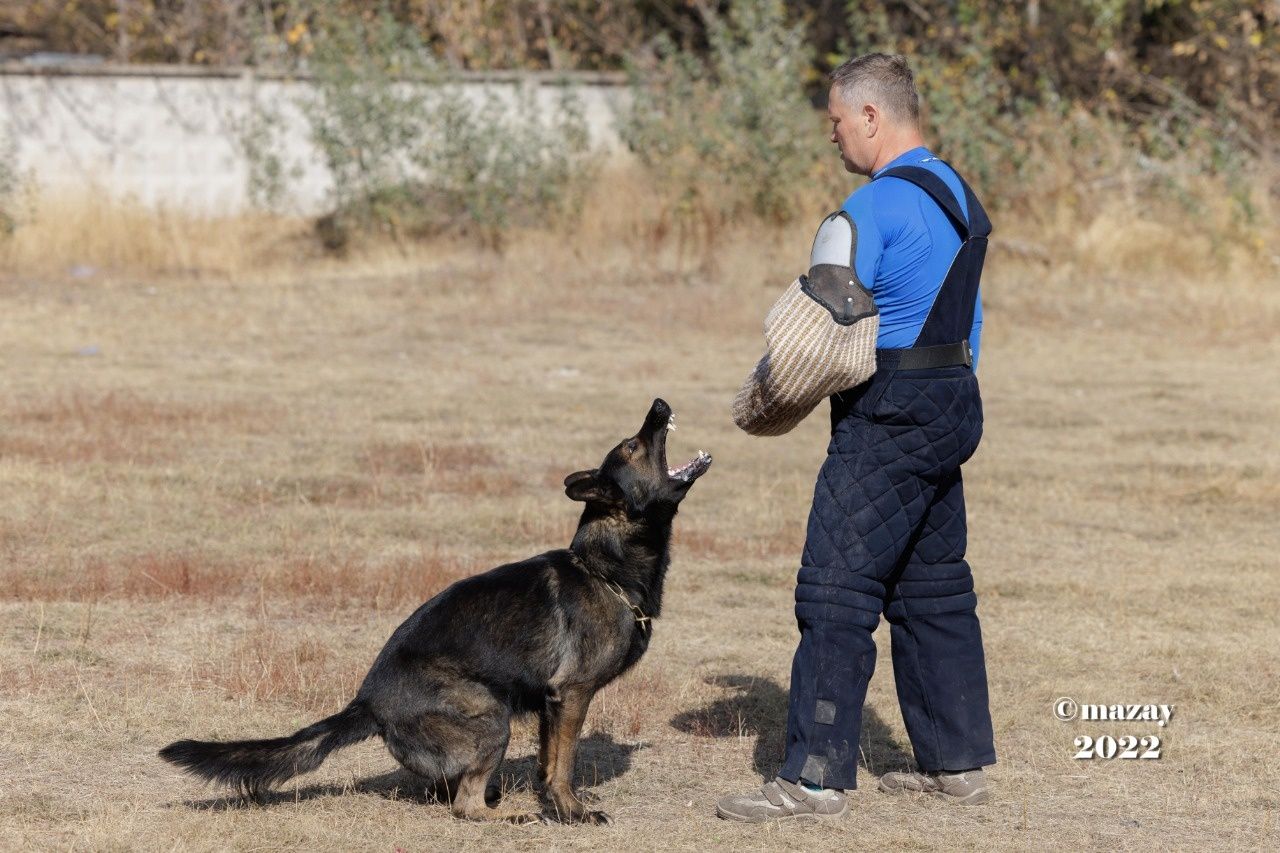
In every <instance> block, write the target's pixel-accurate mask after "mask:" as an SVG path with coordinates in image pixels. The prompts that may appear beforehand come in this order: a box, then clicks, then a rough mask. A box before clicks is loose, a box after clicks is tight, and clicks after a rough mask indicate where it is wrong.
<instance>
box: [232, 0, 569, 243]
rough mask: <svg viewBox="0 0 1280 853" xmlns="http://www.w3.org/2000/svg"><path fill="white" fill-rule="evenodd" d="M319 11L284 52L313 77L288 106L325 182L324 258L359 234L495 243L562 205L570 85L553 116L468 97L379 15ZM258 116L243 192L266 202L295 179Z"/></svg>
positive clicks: (248, 138)
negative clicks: (455, 235) (460, 236)
mask: <svg viewBox="0 0 1280 853" xmlns="http://www.w3.org/2000/svg"><path fill="white" fill-rule="evenodd" d="M320 5H321V7H322V8H321V9H320V11H319V12H317V14H315V15H314V16H312V17H311V18H309V19H308V21H309V23H310V26H311V28H310V29H308V28H307V27H306V26H305V25H300V29H298V30H295V31H294V33H293V35H292V37H293V38H294V41H295V44H294V45H293V52H292V56H293V57H294V61H295V62H296V67H297V68H298V70H300V71H303V72H305V73H306V74H307V75H308V76H309V77H310V79H311V81H312V85H311V86H310V87H309V93H308V94H306V95H304V96H303V97H302V98H301V100H300V102H299V104H298V106H299V107H300V109H301V112H302V114H303V116H304V117H305V120H306V122H307V124H308V127H309V130H310V136H311V139H312V141H313V143H314V144H315V146H316V148H317V150H318V151H319V152H320V154H321V157H322V159H323V162H324V165H325V168H326V171H327V172H328V175H329V177H330V180H331V194H330V199H329V201H330V208H331V210H330V212H329V213H328V214H327V215H325V216H324V217H322V218H321V219H320V220H319V221H318V223H317V230H318V233H319V235H320V237H321V240H322V241H323V242H324V244H325V245H326V246H327V247H328V248H331V249H335V250H341V249H344V248H345V247H346V246H347V245H348V243H349V242H350V240H351V238H352V236H353V235H356V234H360V233H368V232H382V233H386V234H388V235H389V236H391V237H392V238H394V239H396V240H397V241H399V240H404V239H411V238H414V237H419V236H423V235H427V234H434V233H439V232H442V231H464V232H471V233H475V234H477V235H478V236H479V237H480V238H481V240H482V241H483V242H484V243H486V244H488V245H490V246H497V245H499V244H500V243H501V240H502V236H503V233H504V232H505V231H506V230H507V229H509V228H511V227H513V226H519V225H529V224H535V223H544V222H546V221H548V219H550V218H554V217H556V216H557V215H559V214H561V213H562V212H564V211H566V210H568V209H570V208H571V206H572V205H571V202H572V201H573V200H575V199H576V198H577V197H578V196H579V195H580V193H581V192H582V190H583V189H584V187H585V183H586V180H587V177H588V176H589V174H590V172H591V160H592V157H591V149H590V143H589V137H588V134H587V129H586V122H585V120H584V118H583V115H582V109H581V106H580V104H579V103H578V102H577V99H576V97H575V96H574V95H573V93H572V91H571V90H570V89H569V88H567V87H565V88H563V89H562V90H561V95H560V97H559V98H558V101H557V104H556V106H557V107H558V109H555V110H552V111H550V112H549V113H544V112H542V111H540V110H539V109H537V108H536V107H535V105H534V102H533V99H534V97H535V93H534V91H533V90H532V89H531V88H529V87H524V88H522V89H521V90H520V91H519V92H518V93H517V94H516V95H515V96H514V97H513V98H510V99H507V98H503V97H501V96H500V95H498V94H496V93H494V92H492V91H490V92H489V93H487V94H482V95H481V96H480V97H478V98H475V99H473V98H472V97H470V96H469V94H468V92H467V91H466V90H465V89H464V87H463V86H462V85H461V84H460V83H458V82H457V81H456V80H453V79H451V78H450V76H449V75H448V74H447V73H446V71H445V70H444V69H443V68H442V67H441V66H440V64H439V63H438V61H437V60H436V59H435V58H434V57H433V56H432V55H431V53H430V51H429V50H428V49H427V47H426V46H425V45H423V44H422V42H421V41H420V40H419V38H418V36H417V34H416V33H415V31H414V30H413V29H411V28H409V27H407V26H404V25H403V24H401V23H399V22H398V21H397V20H396V19H395V18H394V17H393V16H392V15H391V14H390V13H389V12H388V11H387V10H386V9H385V8H384V9H382V10H381V11H376V12H372V13H370V14H368V15H365V16H350V15H347V16H344V15H339V14H336V13H334V14H328V13H324V9H325V8H327V6H328V5H332V4H331V3H330V4H327V5H326V4H320ZM330 11H331V12H336V10H330ZM255 115H256V117H255V118H254V119H252V120H251V121H250V122H249V123H248V125H247V127H246V132H245V133H243V134H242V145H243V146H244V148H245V151H246V154H247V155H248V156H249V159H250V161H251V164H252V165H251V176H250V182H251V194H252V195H253V196H254V198H255V199H256V200H258V201H259V202H260V203H267V204H271V203H274V202H275V201H277V200H278V199H280V198H281V197H282V196H283V195H285V194H286V193H287V185H288V182H289V180H290V179H291V177H292V174H291V172H290V171H289V170H288V169H286V168H285V167H284V164H283V163H282V162H281V161H280V160H279V159H278V156H277V155H275V154H274V153H273V151H272V145H271V144H270V140H271V138H272V136H273V134H274V133H275V132H276V130H275V128H274V125H273V121H278V117H277V118H276V119H275V120H273V119H272V118H270V117H263V116H262V115H261V113H260V112H255Z"/></svg>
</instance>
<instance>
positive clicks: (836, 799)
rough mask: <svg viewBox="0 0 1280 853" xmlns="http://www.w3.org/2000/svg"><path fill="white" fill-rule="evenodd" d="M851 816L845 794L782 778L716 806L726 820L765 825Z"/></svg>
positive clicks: (718, 813)
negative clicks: (815, 789)
mask: <svg viewBox="0 0 1280 853" xmlns="http://www.w3.org/2000/svg"><path fill="white" fill-rule="evenodd" d="M848 813H849V798H848V796H846V795H845V792H844V791H836V790H833V789H831V788H823V789H822V790H821V791H810V790H808V789H807V788H804V787H802V786H801V785H797V784H795V783H794V782H788V781H787V780H786V779H782V778H778V779H774V780H773V781H772V782H766V783H765V784H764V785H763V786H761V787H760V788H759V789H757V790H755V791H751V792H750V793H747V794H737V795H733V796H728V797H723V798H721V799H720V801H719V802H717V803H716V814H717V815H719V816H720V817H722V818H724V819H725V820H737V821H742V822H743V823H764V822H765V821H770V820H805V821H808V820H817V819H818V818H831V817H844V816H845V815H846V814H848Z"/></svg>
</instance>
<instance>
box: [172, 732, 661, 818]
mask: <svg viewBox="0 0 1280 853" xmlns="http://www.w3.org/2000/svg"><path fill="white" fill-rule="evenodd" d="M644 746H645V745H644V744H630V743H618V742H617V741H615V740H614V739H613V738H612V737H610V736H609V735H605V734H600V733H596V734H591V735H588V736H587V737H584V738H582V739H581V740H580V741H578V756H577V761H576V762H575V764H576V767H575V772H574V787H575V788H582V789H586V790H588V791H589V790H590V789H591V788H592V787H594V786H596V785H601V784H604V783H605V782H608V781H610V780H612V779H616V778H617V777H619V776H621V775H623V774H624V773H626V772H627V771H628V770H629V769H631V753H633V752H635V751H636V750H637V749H642V748H644ZM537 774H538V759H537V756H533V755H527V756H524V757H522V758H516V759H509V760H507V761H504V762H503V763H502V766H501V767H500V768H498V774H497V776H496V777H495V778H494V780H493V781H494V782H495V783H496V784H497V785H498V787H499V789H500V790H501V792H502V795H503V796H506V795H508V794H512V793H516V792H518V791H525V790H531V789H535V788H536V786H535V785H534V782H535V780H536V779H537ZM344 794H374V795H376V796H379V797H383V798H385V799H388V800H404V801H406V802H415V803H424V804H440V803H442V802H443V799H442V792H440V791H437V790H434V786H433V785H432V784H430V783H429V782H428V781H427V780H424V779H423V778H422V777H420V776H417V775H415V774H413V773H411V772H409V771H408V770H405V769H404V768H402V767H401V768H397V769H395V770H391V771H388V772H386V773H380V774H378V775H377V776H368V777H366V778H364V779H358V780H356V781H355V782H354V783H350V784H339V783H334V782H325V783H317V784H312V785H300V786H298V787H296V788H285V789H280V790H275V791H269V792H265V793H264V794H262V795H261V797H260V798H259V800H258V801H257V803H256V804H257V805H264V806H270V805H273V804H277V803H293V802H301V801H303V800H315V799H320V798H323V797H338V796H342V795H344ZM173 805H181V806H186V807H187V808H193V809H204V810H209V811H227V810H231V809H240V808H246V807H248V806H250V805H253V803H251V802H250V801H249V800H246V799H245V798H243V797H240V796H236V795H228V796H222V797H209V798H207V799H203V800H185V801H183V802H181V803H174V804H173Z"/></svg>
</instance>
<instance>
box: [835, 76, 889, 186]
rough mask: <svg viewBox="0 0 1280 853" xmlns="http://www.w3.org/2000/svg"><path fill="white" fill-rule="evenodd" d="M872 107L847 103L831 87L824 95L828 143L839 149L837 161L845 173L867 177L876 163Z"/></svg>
mask: <svg viewBox="0 0 1280 853" xmlns="http://www.w3.org/2000/svg"><path fill="white" fill-rule="evenodd" d="M878 117H879V116H878V114H877V112H876V110H875V107H872V106H870V105H868V104H859V105H858V106H857V107H855V106H853V105H851V104H849V102H847V101H846V100H845V99H844V96H843V95H841V94H840V90H839V87H837V86H832V87H831V91H829V92H828V93H827V118H828V119H830V121H831V141H832V142H833V143H835V145H836V147H838V148H839V149H840V160H841V161H842V162H843V163H844V167H845V169H846V170H847V171H850V172H853V173H854V174H857V175H870V174H871V168H872V166H873V165H874V164H875V161H876V150H875V148H876V146H875V144H874V143H875V131H876V124H877V120H878Z"/></svg>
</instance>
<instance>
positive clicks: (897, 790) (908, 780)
mask: <svg viewBox="0 0 1280 853" xmlns="http://www.w3.org/2000/svg"><path fill="white" fill-rule="evenodd" d="M880 790H881V791H884V792H886V793H889V794H901V793H903V792H905V791H912V792H914V793H917V794H929V795H930V796H934V797H937V798H938V799H941V800H949V801H950V802H953V803H956V804H958V805H962V806H980V805H982V804H983V803H985V802H987V801H988V800H990V799H991V792H990V790H988V788H987V777H986V776H985V775H984V774H983V772H982V769H981V768H979V769H977V770H966V771H964V772H963V773H947V772H946V771H939V772H937V773H924V772H921V771H919V770H911V771H907V772H902V773H886V774H884V775H883V776H881V777H880Z"/></svg>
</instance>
